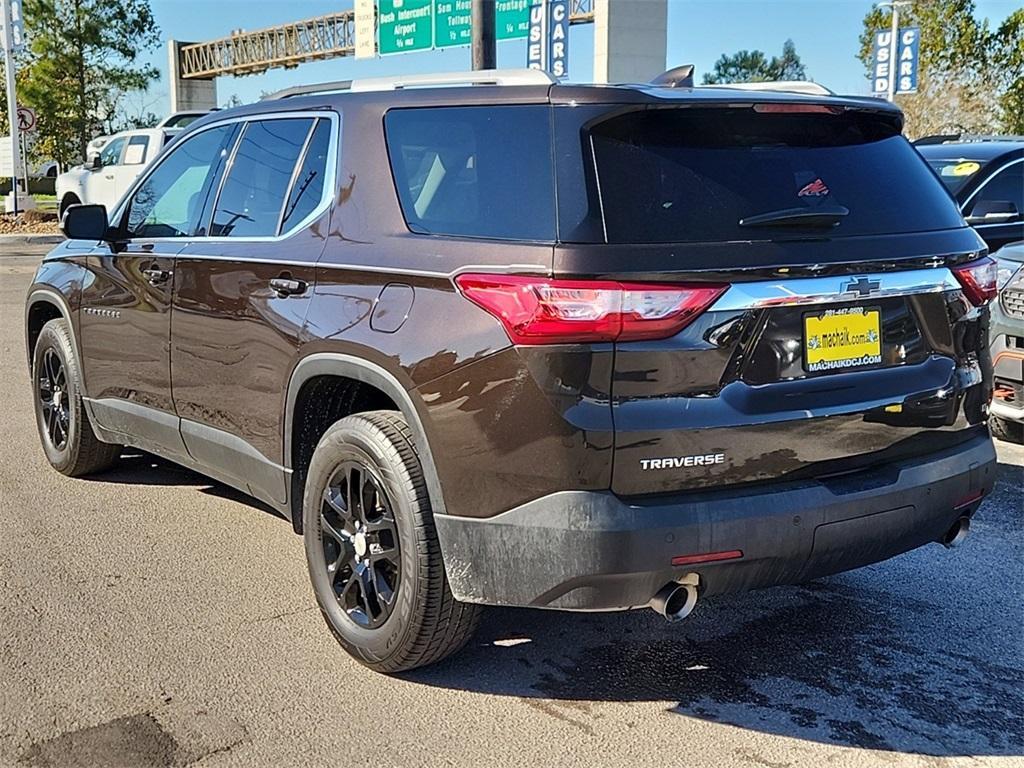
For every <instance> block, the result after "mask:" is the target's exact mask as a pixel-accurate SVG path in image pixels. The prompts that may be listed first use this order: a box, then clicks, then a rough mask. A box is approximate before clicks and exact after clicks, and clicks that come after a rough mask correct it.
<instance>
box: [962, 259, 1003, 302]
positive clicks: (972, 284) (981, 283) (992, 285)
mask: <svg viewBox="0 0 1024 768" xmlns="http://www.w3.org/2000/svg"><path fill="white" fill-rule="evenodd" d="M998 271H999V270H998V267H997V266H996V262H995V261H994V260H993V259H990V258H989V257H988V256H983V257H982V258H980V259H978V260H977V261H972V262H970V263H969V264H964V265H963V266H960V267H954V268H953V274H954V275H956V279H957V280H959V281H960V285H962V286H963V287H964V296H966V297H967V300H968V301H970V302H971V304H973V305H974V306H976V307H980V306H981V305H982V304H984V303H985V302H986V301H988V300H989V299H991V298H994V297H995V295H996V293H998V289H997V287H996V278H997V275H998Z"/></svg>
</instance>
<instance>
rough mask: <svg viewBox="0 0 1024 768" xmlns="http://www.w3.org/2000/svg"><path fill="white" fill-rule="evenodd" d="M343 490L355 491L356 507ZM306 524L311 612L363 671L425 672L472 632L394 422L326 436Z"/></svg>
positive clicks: (388, 414)
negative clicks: (424, 668) (450, 582)
mask: <svg viewBox="0 0 1024 768" xmlns="http://www.w3.org/2000/svg"><path fill="white" fill-rule="evenodd" d="M350 488H361V489H362V492H361V493H358V494H356V497H355V498H356V501H353V500H352V495H351V494H350V493H349V489H350ZM303 524H304V526H303V536H304V539H305V545H306V561H307V563H308V565H309V576H310V581H311V582H312V585H313V592H314V594H315V595H316V599H317V603H319V605H320V610H321V612H322V613H323V616H324V620H325V621H326V622H327V625H328V626H329V627H330V628H331V631H332V632H333V633H334V636H335V638H336V639H337V641H338V642H339V643H340V644H341V645H342V647H344V648H345V650H346V651H348V652H349V653H350V654H351V655H352V656H353V657H355V658H356V660H358V661H359V662H360V663H362V664H364V665H365V666H367V667H369V668H370V669H373V670H375V671H377V672H383V673H387V674H391V673H396V672H403V671H406V670H410V669H414V668H416V667H422V666H425V665H427V664H432V663H434V662H436V661H440V660H441V659H443V658H445V657H446V656H448V655H450V654H452V653H454V652H455V651H457V650H459V649H460V648H462V646H464V645H465V644H466V642H467V641H468V640H469V638H470V637H471V636H472V634H473V632H474V631H475V630H476V627H477V624H478V623H479V620H480V607H479V606H477V605H469V604H466V603H460V602H458V601H456V600H455V598H454V597H453V596H452V593H451V590H450V589H449V587H448V580H447V577H446V576H445V571H444V562H443V561H442V558H441V549H440V546H439V544H438V540H437V531H436V529H435V528H434V520H433V512H432V510H431V508H430V499H429V496H428V494H427V487H426V483H425V482H424V479H423V469H422V467H421V466H420V461H419V457H418V456H417V454H416V449H415V447H414V445H413V441H412V436H411V433H410V431H409V426H408V425H407V424H406V422H405V420H404V419H403V418H402V416H401V415H400V414H399V413H396V412H394V411H371V412H368V413H361V414H356V415H354V416H348V417H346V418H344V419H342V420H340V421H338V422H337V423H335V424H334V425H333V426H332V427H330V429H328V430H327V432H326V433H325V434H324V436H323V438H321V440H320V443H319V444H318V445H317V447H316V451H315V452H314V453H313V458H312V461H311V462H310V466H309V473H308V475H307V480H306V489H305V498H304V499H303ZM361 535H362V538H361V539H360V536H361ZM329 561H330V563H331V568H333V570H330V569H329ZM368 564H371V565H372V567H371V565H368ZM389 595H390V601H389V600H388V599H387V598H388V596H389Z"/></svg>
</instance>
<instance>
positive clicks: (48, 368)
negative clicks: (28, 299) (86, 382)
mask: <svg viewBox="0 0 1024 768" xmlns="http://www.w3.org/2000/svg"><path fill="white" fill-rule="evenodd" d="M55 384H56V386H55ZM32 402H33V406H34V408H35V414H36V428H37V429H38V430H39V440H40V442H41V443H42V446H43V453H45V454H46V458H47V460H48V461H49V462H50V465H51V466H52V467H53V468H54V469H56V470H57V471H58V472H60V473H61V474H62V475H67V476H68V477H81V476H83V475H91V474H95V473H97V472H102V471H103V470H105V469H109V468H110V467H111V466H112V465H113V464H114V463H115V462H116V461H117V458H118V456H120V454H121V446H120V445H111V444H109V443H103V442H100V440H99V439H97V437H96V434H95V432H94V431H93V428H92V424H91V423H90V422H89V414H88V413H87V412H86V410H85V405H84V403H83V402H82V373H81V369H80V368H79V365H78V359H77V357H76V356H75V346H74V344H72V343H71V332H70V331H69V330H68V325H67V322H66V321H65V320H63V319H60V320H51V321H49V322H48V323H47V324H46V325H44V326H43V329H42V330H41V331H40V333H39V338H38V340H37V341H36V346H35V349H34V350H33V352H32Z"/></svg>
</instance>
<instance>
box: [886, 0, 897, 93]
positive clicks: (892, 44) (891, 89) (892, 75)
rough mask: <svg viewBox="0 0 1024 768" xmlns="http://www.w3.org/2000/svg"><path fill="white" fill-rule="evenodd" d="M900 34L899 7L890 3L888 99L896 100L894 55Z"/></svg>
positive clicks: (895, 64) (895, 54)
mask: <svg viewBox="0 0 1024 768" xmlns="http://www.w3.org/2000/svg"><path fill="white" fill-rule="evenodd" d="M899 34H900V9H899V5H898V4H897V3H893V4H892V34H891V35H890V36H889V95H888V99H889V101H895V100H896V70H897V67H898V65H897V63H896V56H897V55H898V54H899V45H898V44H897V42H896V38H897V37H899Z"/></svg>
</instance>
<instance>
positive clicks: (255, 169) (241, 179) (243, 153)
mask: <svg viewBox="0 0 1024 768" xmlns="http://www.w3.org/2000/svg"><path fill="white" fill-rule="evenodd" d="M312 126H313V119H312V118H287V119H277V120H254V121H252V122H250V123H247V124H246V126H245V130H244V132H243V133H242V136H241V138H240V139H239V140H238V147H237V148H236V150H235V154H234V157H233V159H232V161H231V166H230V168H228V171H227V175H226V176H225V177H224V181H223V184H222V186H221V190H220V194H219V195H218V197H217V204H216V207H215V209H214V213H213V223H212V225H211V227H210V234H211V235H212V236H214V237H272V236H275V235H277V233H278V227H279V225H280V223H281V216H282V213H283V211H284V204H285V197H286V196H287V195H288V191H289V189H290V186H291V180H292V175H293V173H294V172H295V166H296V164H297V163H298V161H299V157H300V155H301V154H302V150H303V147H304V146H305V144H306V138H307V137H308V136H309V132H310V129H311V128H312Z"/></svg>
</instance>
